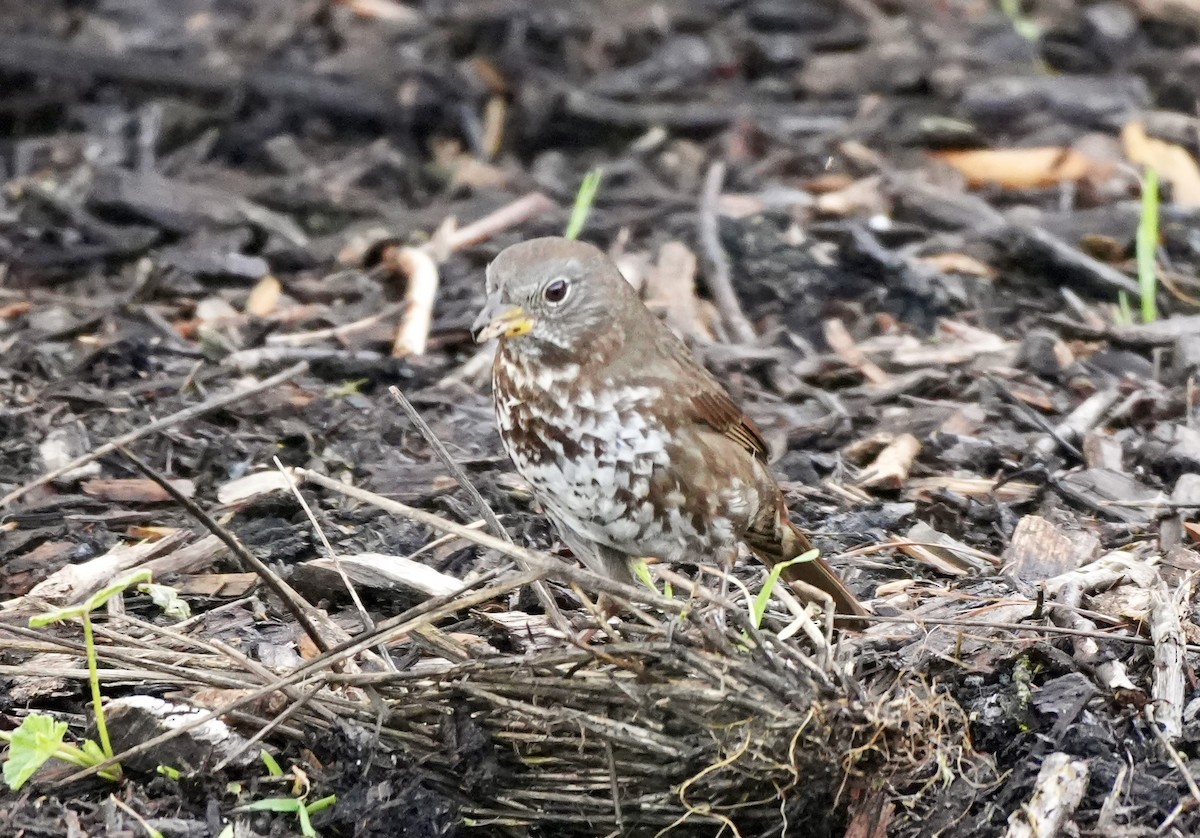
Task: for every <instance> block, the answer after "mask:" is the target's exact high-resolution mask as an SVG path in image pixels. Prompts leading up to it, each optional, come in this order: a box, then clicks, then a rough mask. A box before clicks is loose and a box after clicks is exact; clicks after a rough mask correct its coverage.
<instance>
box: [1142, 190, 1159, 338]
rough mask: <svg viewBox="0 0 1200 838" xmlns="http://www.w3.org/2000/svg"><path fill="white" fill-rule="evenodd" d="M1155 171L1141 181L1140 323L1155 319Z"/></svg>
mask: <svg viewBox="0 0 1200 838" xmlns="http://www.w3.org/2000/svg"><path fill="white" fill-rule="evenodd" d="M1157 254H1158V170H1157V169H1155V168H1154V167H1153V166H1147V167H1146V176H1145V177H1144V178H1143V179H1142V217H1141V218H1140V219H1139V220H1138V228H1137V274H1138V292H1139V295H1140V296H1141V301H1142V322H1143V323H1153V322H1154V321H1155V320H1157V319H1158V265H1157V264H1156V262H1157Z"/></svg>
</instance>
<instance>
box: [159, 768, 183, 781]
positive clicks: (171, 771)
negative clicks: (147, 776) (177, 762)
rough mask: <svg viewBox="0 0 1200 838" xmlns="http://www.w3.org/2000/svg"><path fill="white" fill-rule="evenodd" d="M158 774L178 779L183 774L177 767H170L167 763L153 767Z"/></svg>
mask: <svg viewBox="0 0 1200 838" xmlns="http://www.w3.org/2000/svg"><path fill="white" fill-rule="evenodd" d="M155 770H156V771H157V772H158V773H159V774H161V775H162V776H164V777H166V778H167V779H170V780H176V781H178V780H179V778H180V777H182V776H183V772H182V771H180V770H179V769H178V768H172V767H171V766H169V765H160V766H158V768H156V769H155Z"/></svg>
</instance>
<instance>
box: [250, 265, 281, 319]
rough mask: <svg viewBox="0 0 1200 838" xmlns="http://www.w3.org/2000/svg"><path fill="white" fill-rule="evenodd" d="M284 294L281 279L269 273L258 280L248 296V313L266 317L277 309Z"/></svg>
mask: <svg viewBox="0 0 1200 838" xmlns="http://www.w3.org/2000/svg"><path fill="white" fill-rule="evenodd" d="M282 296H283V286H282V285H281V284H280V283H279V280H278V279H276V278H275V277H273V276H271V275H270V274H267V275H266V276H264V277H263V278H262V279H260V280H259V281H258V284H257V285H255V286H254V290H253V291H251V292H250V296H249V297H247V298H246V313H247V314H252V315H254V316H255V317H266V316H267V315H268V314H271V313H272V312H274V311H275V308H276V307H277V306H278V305H279V298H280V297H282Z"/></svg>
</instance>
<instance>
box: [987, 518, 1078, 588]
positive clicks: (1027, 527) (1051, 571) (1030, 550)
mask: <svg viewBox="0 0 1200 838" xmlns="http://www.w3.org/2000/svg"><path fill="white" fill-rule="evenodd" d="M1078 565H1079V562H1078V561H1077V560H1076V554H1075V544H1074V543H1073V542H1072V541H1071V539H1070V538H1068V537H1067V536H1066V535H1065V534H1064V533H1063V532H1061V531H1060V530H1059V528H1058V527H1056V526H1055V525H1054V524H1052V523H1051V522H1050V521H1047V520H1046V519H1045V518H1041V517H1039V516H1037V515H1026V516H1025V517H1024V518H1022V519H1021V520H1020V521H1018V522H1017V528H1016V529H1015V530H1014V531H1013V535H1012V540H1011V541H1010V542H1009V545H1008V549H1006V550H1005V551H1004V570H1005V572H1006V573H1008V574H1010V575H1012V576H1013V577H1014V578H1016V579H1019V580H1020V581H1022V582H1030V583H1038V582H1042V581H1044V580H1046V579H1049V578H1051V577H1054V576H1059V575H1061V574H1063V573H1066V572H1067V571H1070V570H1074V569H1075V568H1076V567H1078Z"/></svg>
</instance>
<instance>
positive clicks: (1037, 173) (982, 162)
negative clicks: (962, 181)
mask: <svg viewBox="0 0 1200 838" xmlns="http://www.w3.org/2000/svg"><path fill="white" fill-rule="evenodd" d="M934 157H936V158H937V159H939V160H941V161H942V162H943V163H946V164H948V165H949V166H951V167H953V168H955V169H957V170H958V171H959V173H961V174H962V175H963V177H965V178H966V179H967V183H968V185H970V186H973V187H977V186H987V185H989V184H996V185H998V186H1002V187H1004V188H1006V189H1032V188H1034V187H1039V186H1053V185H1054V184H1057V183H1066V182H1070V181H1076V180H1080V179H1082V178H1083V177H1085V176H1086V175H1088V174H1089V173H1091V172H1092V170H1093V168H1094V166H1095V165H1096V164H1095V162H1094V161H1092V160H1091V159H1089V158H1087V157H1085V156H1084V155H1082V154H1080V153H1079V152H1078V151H1076V150H1074V149H1072V148H1063V147H1059V146H1043V147H1039V148H994V149H978V150H973V151H939V152H935V153H934Z"/></svg>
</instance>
